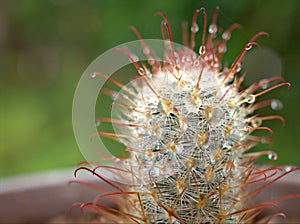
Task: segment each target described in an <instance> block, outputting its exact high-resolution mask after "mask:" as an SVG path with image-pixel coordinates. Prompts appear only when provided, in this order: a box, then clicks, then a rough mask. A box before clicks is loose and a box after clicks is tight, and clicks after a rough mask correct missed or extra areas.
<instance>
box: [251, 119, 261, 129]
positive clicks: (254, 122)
mask: <svg viewBox="0 0 300 224" xmlns="http://www.w3.org/2000/svg"><path fill="white" fill-rule="evenodd" d="M251 124H252V126H253V127H254V128H256V127H259V126H260V125H261V120H259V119H254V120H252V121H251Z"/></svg>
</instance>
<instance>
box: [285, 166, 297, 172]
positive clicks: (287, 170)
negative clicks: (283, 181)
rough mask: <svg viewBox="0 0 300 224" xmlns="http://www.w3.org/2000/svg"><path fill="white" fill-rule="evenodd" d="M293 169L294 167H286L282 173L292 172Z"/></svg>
mask: <svg viewBox="0 0 300 224" xmlns="http://www.w3.org/2000/svg"><path fill="white" fill-rule="evenodd" d="M294 168H296V166H295V165H287V166H285V167H284V171H285V172H289V171H291V170H293V169H294Z"/></svg>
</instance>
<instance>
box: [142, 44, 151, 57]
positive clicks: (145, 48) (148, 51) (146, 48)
mask: <svg viewBox="0 0 300 224" xmlns="http://www.w3.org/2000/svg"><path fill="white" fill-rule="evenodd" d="M143 52H144V54H145V55H147V54H150V48H149V47H147V46H145V47H143Z"/></svg>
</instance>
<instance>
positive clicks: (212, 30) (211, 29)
mask: <svg viewBox="0 0 300 224" xmlns="http://www.w3.org/2000/svg"><path fill="white" fill-rule="evenodd" d="M217 31H218V27H217V25H216V24H211V25H210V26H209V28H208V32H209V33H212V34H215V33H216V32H217Z"/></svg>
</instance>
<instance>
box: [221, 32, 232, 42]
mask: <svg viewBox="0 0 300 224" xmlns="http://www.w3.org/2000/svg"><path fill="white" fill-rule="evenodd" d="M230 37H231V34H230V32H228V31H225V32H224V33H223V34H222V38H223V39H224V40H229V39H230Z"/></svg>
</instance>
